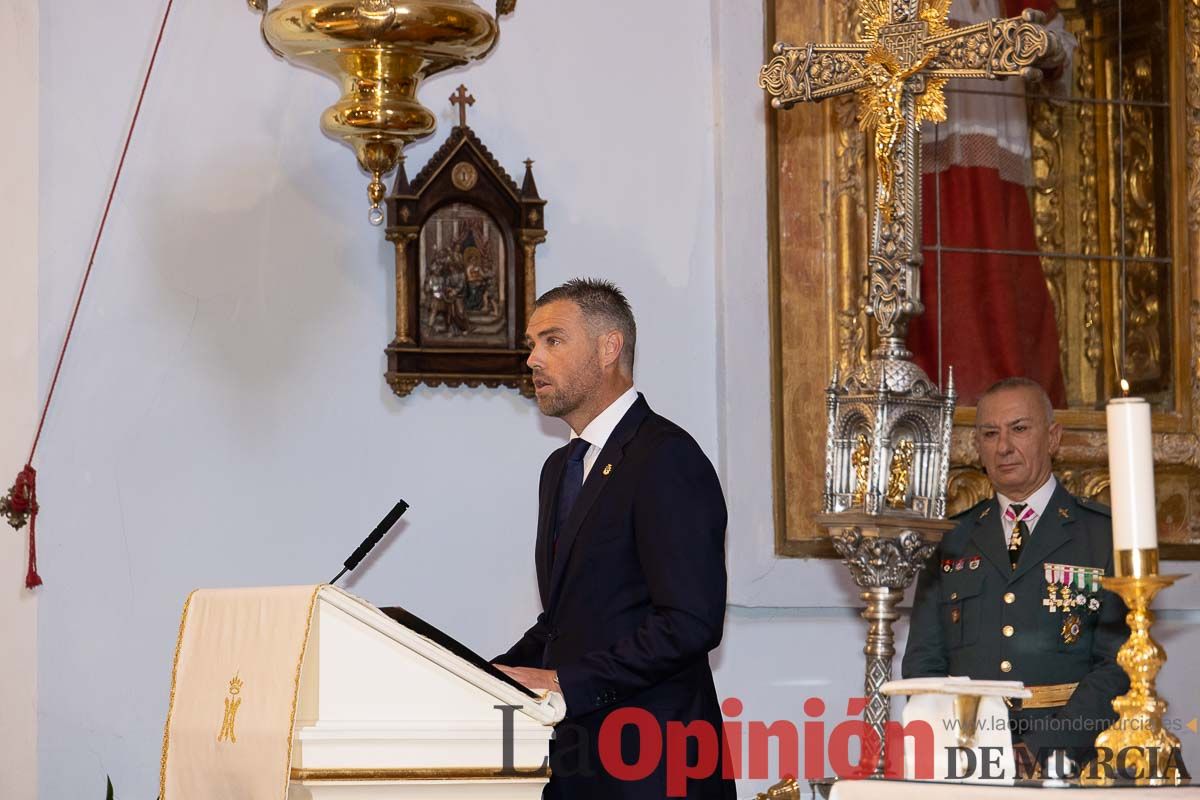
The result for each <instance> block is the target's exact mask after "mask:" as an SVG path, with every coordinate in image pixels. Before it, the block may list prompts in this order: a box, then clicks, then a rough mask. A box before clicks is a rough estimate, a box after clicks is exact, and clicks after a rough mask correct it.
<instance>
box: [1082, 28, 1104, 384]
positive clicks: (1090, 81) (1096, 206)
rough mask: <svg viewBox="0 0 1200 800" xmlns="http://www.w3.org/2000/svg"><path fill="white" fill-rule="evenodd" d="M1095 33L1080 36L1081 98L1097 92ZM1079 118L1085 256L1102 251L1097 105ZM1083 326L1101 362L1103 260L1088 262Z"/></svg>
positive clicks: (1091, 353) (1090, 358)
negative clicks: (1093, 47) (1098, 180)
mask: <svg viewBox="0 0 1200 800" xmlns="http://www.w3.org/2000/svg"><path fill="white" fill-rule="evenodd" d="M1092 46H1093V36H1092V33H1091V31H1087V30H1085V31H1083V32H1082V33H1081V34H1080V35H1079V48H1078V49H1077V50H1076V52H1077V53H1078V60H1079V67H1078V69H1077V70H1076V75H1077V76H1078V77H1077V78H1076V81H1077V83H1076V85H1077V86H1078V88H1079V95H1080V96H1081V97H1093V96H1094V95H1095V91H1096V76H1095V74H1094V72H1093V69H1094V58H1093V57H1092ZM1076 113H1077V114H1078V119H1079V128H1080V136H1079V214H1080V220H1079V230H1080V238H1079V250H1080V252H1081V253H1083V254H1085V255H1099V254H1100V201H1099V198H1098V196H1097V189H1098V187H1097V183H1096V176H1097V173H1098V171H1099V166H1098V163H1097V159H1096V106H1095V105H1093V104H1092V103H1080V104H1079V106H1078V107H1077V109H1076ZM1083 295H1084V307H1083V327H1084V331H1085V332H1084V340H1083V341H1084V358H1086V359H1087V362H1088V363H1089V364H1090V365H1091V366H1092V367H1098V366H1099V365H1100V358H1101V357H1102V356H1103V354H1104V353H1103V336H1102V330H1101V326H1102V320H1103V316H1102V312H1101V309H1100V263H1099V262H1098V261H1088V262H1087V263H1086V264H1085V265H1084V275H1083Z"/></svg>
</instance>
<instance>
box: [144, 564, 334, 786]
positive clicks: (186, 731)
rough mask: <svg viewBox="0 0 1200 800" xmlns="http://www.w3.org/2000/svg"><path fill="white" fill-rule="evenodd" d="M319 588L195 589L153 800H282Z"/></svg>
mask: <svg viewBox="0 0 1200 800" xmlns="http://www.w3.org/2000/svg"><path fill="white" fill-rule="evenodd" d="M320 588H321V587H320V586H283V587H274V588H258V589H201V590H197V591H195V592H192V594H191V595H190V596H189V597H188V599H187V602H186V603H185V604H184V606H183V618H182V620H181V621H180V623H179V641H178V643H177V644H176V647H175V665H174V668H173V670H172V677H171V699H170V705H169V707H168V710H167V723H166V727H165V730H164V731H163V748H162V768H161V772H160V778H159V782H160V785H159V795H160V798H161V800H211V798H214V797H220V798H226V800H275V798H285V797H286V796H287V791H288V780H289V775H290V773H291V752H292V730H293V725H294V722H295V714H296V695H297V691H298V688H299V684H300V667H301V664H302V663H303V660H304V650H305V647H306V646H307V643H308V631H309V626H310V625H311V622H312V614H313V604H314V603H315V602H316V598H317V592H318V591H319V590H320Z"/></svg>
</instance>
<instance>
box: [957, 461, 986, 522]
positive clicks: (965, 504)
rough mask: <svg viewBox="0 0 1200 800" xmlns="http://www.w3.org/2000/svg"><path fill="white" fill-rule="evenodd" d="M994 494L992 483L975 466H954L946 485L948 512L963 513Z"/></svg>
mask: <svg viewBox="0 0 1200 800" xmlns="http://www.w3.org/2000/svg"><path fill="white" fill-rule="evenodd" d="M993 494H994V492H993V491H992V484H991V483H990V482H989V481H988V479H987V476H986V475H984V474H983V472H982V471H980V470H978V469H975V468H974V467H954V468H952V469H951V470H950V482H949V483H948V484H947V486H946V514H947V515H949V516H953V515H955V514H961V513H962V512H964V511H966V510H967V509H968V508H970V507H971V506H973V505H975V504H976V503H979V502H981V501H983V500H986V499H987V498H989V497H991V496H992V495H993Z"/></svg>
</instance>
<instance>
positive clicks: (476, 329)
mask: <svg viewBox="0 0 1200 800" xmlns="http://www.w3.org/2000/svg"><path fill="white" fill-rule="evenodd" d="M545 205H546V201H545V200H543V199H542V198H541V197H539V196H538V192H537V185H536V184H535V183H534V179H533V162H532V161H526V162H525V179H524V182H523V184H522V185H521V186H520V187H518V186H517V184H516V183H515V182H514V181H513V180H512V178H510V177H509V176H508V173H506V172H505V171H504V169H503V167H501V166H500V165H499V163H497V161H496V159H495V158H494V157H493V156H492V154H491V153H490V152H489V151H488V149H487V148H486V147H485V146H484V145H483V143H482V142H481V141H480V140H479V137H477V136H476V135H475V133H474V131H472V130H471V129H470V128H469V127H468V126H466V125H465V124H460V125H458V126H456V127H455V128H454V130H453V131H452V132H451V133H450V137H449V138H448V139H447V140H446V142H445V144H443V145H442V146H441V148H439V149H438V151H437V152H436V153H435V154H434V156H433V158H432V159H430V161H429V163H428V164H426V165H425V167H424V168H423V169H422V170H421V171H420V173H418V174H417V176H416V178H414V179H413V181H412V182H411V183H410V182H409V180H408V176H407V173H406V171H405V167H404V162H403V161H401V162H400V168H399V170H398V172H397V176H396V184H395V188H394V189H393V191H392V194H391V196H389V197H388V198H387V229H386V230H387V238H388V241H390V242H392V243H393V244H394V245H395V250H396V336H395V338H394V339H393V340H392V342H391V344H389V345H388V346H387V349H386V352H387V357H388V371H387V376H386V377H387V382H388V384H389V385H390V386H391V387H392V391H394V392H395V393H396V394H397V395H398V396H401V397H404V396H406V395H407V394H408V393H409V392H411V391H412V390H413V389H414V388H415V387H416V386H417V385H418V384H420V383H425V384H428V385H430V386H439V385H446V386H451V387H457V386H461V385H463V384H466V385H467V386H471V387H475V386H489V387H497V386H508V387H511V388H514V389H517V390H518V391H520V392H521V393H522V394H523V395H525V396H526V397H532V396H533V384H532V381H531V378H530V372H529V369H528V367H527V366H526V364H525V362H526V360H527V359H528V358H529V350H528V348H526V347H525V344H524V340H525V327H526V323H527V322H528V320H529V315H530V313H531V312H532V310H533V303H534V300H535V299H536V298H535V294H534V292H535V286H536V250H537V246H538V245H539V244H541V243H542V242H544V241H545V240H546V228H545V216H544V208H545ZM468 239H469V242H468Z"/></svg>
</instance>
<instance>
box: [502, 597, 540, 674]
mask: <svg viewBox="0 0 1200 800" xmlns="http://www.w3.org/2000/svg"><path fill="white" fill-rule="evenodd" d="M549 630H550V629H549V627H548V626H547V625H546V612H545V611H543V612H542V613H540V614H538V617H537V621H536V622H534V623H533V627H531V628H530V629H529V630H527V631H525V635H524V636H522V637H521V639H520V640H519V641H518V642H517V643H516V644H514V645H513V646H512V647H510V648H508V651H507V652H505V653H503V654H502V655H498V656H496V657H495V658H493V659H492V663H493V664H503V665H504V666H506V667H538V668H541V666H542V656H543V654H544V653H545V649H546V636H547V634H548V633H549Z"/></svg>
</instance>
